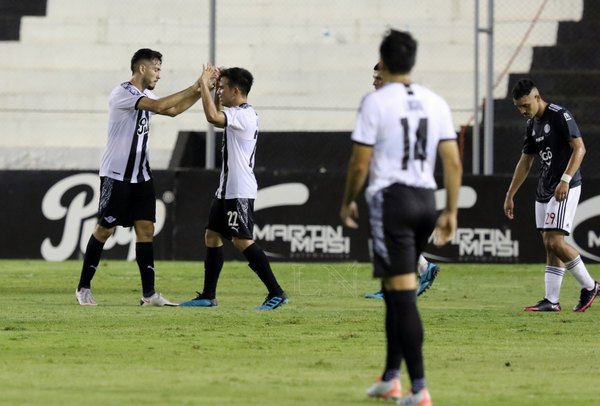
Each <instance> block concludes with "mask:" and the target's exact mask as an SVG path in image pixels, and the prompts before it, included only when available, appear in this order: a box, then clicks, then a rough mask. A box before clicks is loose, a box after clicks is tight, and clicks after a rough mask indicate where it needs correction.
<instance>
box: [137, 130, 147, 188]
mask: <svg viewBox="0 0 600 406" xmlns="http://www.w3.org/2000/svg"><path fill="white" fill-rule="evenodd" d="M147 144H148V133H146V134H144V140H143V141H142V153H141V156H140V166H139V168H138V175H137V181H138V182H140V183H141V182H143V181H144V166H145V165H144V164H148V160H147V159H146V145H147Z"/></svg>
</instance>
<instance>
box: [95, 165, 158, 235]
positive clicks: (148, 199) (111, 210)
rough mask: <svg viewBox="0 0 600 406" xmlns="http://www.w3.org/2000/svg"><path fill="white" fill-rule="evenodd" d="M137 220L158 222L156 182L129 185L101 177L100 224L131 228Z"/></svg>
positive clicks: (109, 226) (107, 226)
mask: <svg viewBox="0 0 600 406" xmlns="http://www.w3.org/2000/svg"><path fill="white" fill-rule="evenodd" d="M136 220H148V221H151V222H153V223H154V222H156V194H155V192H154V182H153V181H152V180H149V181H147V182H142V183H128V182H121V181H118V180H115V179H112V178H107V177H101V178H100V203H99V207H98V224H100V225H101V226H102V227H106V228H112V227H115V226H123V227H131V226H133V222H134V221H136Z"/></svg>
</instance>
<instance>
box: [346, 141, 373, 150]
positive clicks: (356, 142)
mask: <svg viewBox="0 0 600 406" xmlns="http://www.w3.org/2000/svg"><path fill="white" fill-rule="evenodd" d="M352 143H353V144H356V145H362V146H363V147H371V148H373V147H374V146H375V144H366V143H364V142H358V141H354V140H353V141H352Z"/></svg>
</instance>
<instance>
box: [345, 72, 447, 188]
mask: <svg viewBox="0 0 600 406" xmlns="http://www.w3.org/2000/svg"><path fill="white" fill-rule="evenodd" d="M453 139H454V140H455V139H456V132H455V131H454V125H453V124H452V116H451V113H450V108H449V107H448V104H447V103H446V101H445V100H444V99H442V98H441V97H440V96H438V95H437V94H436V93H434V92H432V91H431V90H429V89H427V88H426V87H424V86H421V85H418V84H415V83H412V84H410V85H404V84H401V83H388V84H386V85H385V86H383V87H382V88H381V89H379V90H377V91H375V92H373V93H371V94H369V95H367V96H366V97H365V98H364V99H363V100H362V103H361V106H360V110H359V112H358V118H357V120H356V126H355V127H354V131H353V133H352V141H354V142H356V143H359V144H363V145H369V146H372V147H373V157H372V159H371V167H370V171H369V185H368V187H367V190H366V195H367V198H369V197H371V196H373V194H374V193H375V192H377V191H378V190H381V189H383V188H386V187H388V186H390V185H392V184H394V183H401V184H404V185H408V186H412V187H418V188H424V189H436V188H437V185H436V182H435V178H434V169H435V162H436V158H437V147H438V143H439V142H440V141H444V140H453Z"/></svg>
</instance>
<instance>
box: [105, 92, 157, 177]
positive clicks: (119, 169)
mask: <svg viewBox="0 0 600 406" xmlns="http://www.w3.org/2000/svg"><path fill="white" fill-rule="evenodd" d="M142 97H150V98H152V99H157V97H156V95H155V94H154V93H152V92H151V91H150V90H148V89H146V90H144V92H141V91H140V90H139V89H137V88H136V87H135V86H133V85H132V84H131V83H130V82H124V83H121V84H120V85H118V86H117V87H115V88H114V89H113V91H112V93H111V94H110V99H109V102H108V140H107V143H106V148H105V150H104V155H103V157H102V162H101V164H100V176H106V177H109V178H112V179H116V180H120V181H123V182H128V183H141V182H145V181H148V180H150V179H152V171H151V170H150V163H149V156H148V143H149V139H148V135H149V131H150V117H152V115H154V113H152V112H150V111H144V110H138V109H137V105H138V102H139V100H140V99H141V98H142Z"/></svg>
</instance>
